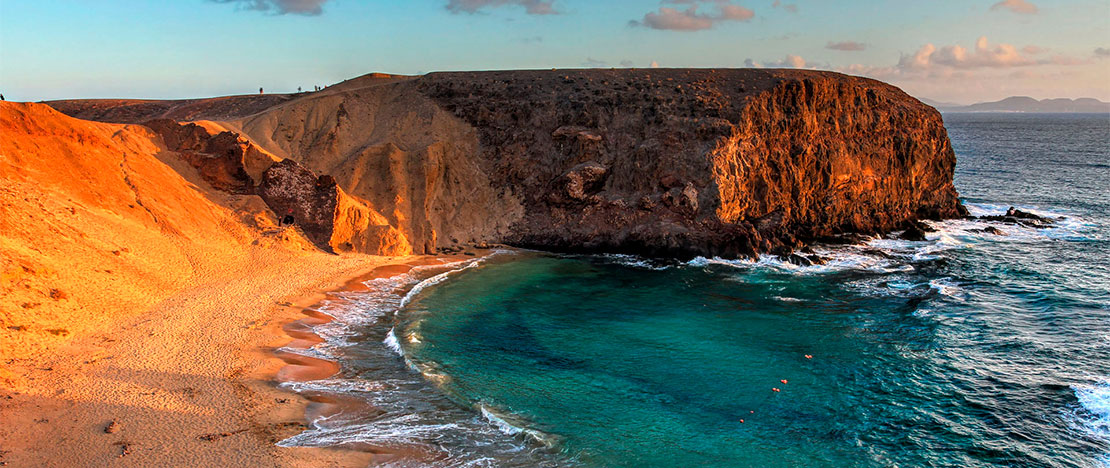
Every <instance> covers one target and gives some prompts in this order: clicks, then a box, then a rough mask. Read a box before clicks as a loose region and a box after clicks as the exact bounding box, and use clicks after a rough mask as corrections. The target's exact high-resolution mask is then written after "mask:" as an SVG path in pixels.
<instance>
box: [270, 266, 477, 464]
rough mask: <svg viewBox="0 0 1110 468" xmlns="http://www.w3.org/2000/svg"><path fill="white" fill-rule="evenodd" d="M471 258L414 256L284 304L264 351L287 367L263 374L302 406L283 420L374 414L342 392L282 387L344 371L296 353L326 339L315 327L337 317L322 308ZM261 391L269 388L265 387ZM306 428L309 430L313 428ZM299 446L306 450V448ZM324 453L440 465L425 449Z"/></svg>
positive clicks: (285, 412)
mask: <svg viewBox="0 0 1110 468" xmlns="http://www.w3.org/2000/svg"><path fill="white" fill-rule="evenodd" d="M466 258H470V257H466V256H461V255H459V256H451V255H436V256H418V257H415V258H409V259H407V261H405V262H397V263H387V264H382V265H378V266H375V267H373V268H372V269H370V270H369V271H368V272H365V273H362V274H360V275H357V276H355V277H352V278H349V279H347V280H346V281H345V282H344V284H343V285H342V286H340V287H338V288H333V289H329V290H322V291H318V292H316V293H315V294H311V295H306V296H302V297H300V298H298V299H297V300H296V301H295V302H292V303H287V304H288V305H286V306H283V308H284V309H286V310H287V311H289V313H284V312H283V314H282V315H283V320H277V321H275V322H274V323H273V324H271V325H270V327H268V332H269V334H271V335H272V336H274V337H275V339H274V341H273V342H271V343H269V344H268V345H267V346H266V347H265V349H264V350H262V351H265V352H268V353H269V354H270V355H271V356H272V357H274V358H276V359H279V360H280V361H281V363H280V364H278V367H277V368H276V369H275V368H273V367H270V366H268V367H267V368H266V369H264V370H262V372H260V373H259V374H258V376H257V377H259V378H261V379H264V380H268V381H269V382H270V384H271V385H270V387H269V388H270V389H272V390H273V391H276V392H279V393H281V394H283V395H286V396H287V397H288V398H289V399H290V400H291V401H295V402H296V403H294V404H290V405H285V406H284V407H283V408H281V409H279V410H278V411H279V413H277V414H280V415H281V417H289V413H299V414H300V415H301V417H302V419H303V420H304V421H306V422H311V421H312V420H315V419H316V418H321V417H327V416H330V415H334V414H337V413H340V412H343V411H359V410H363V411H365V410H370V411H373V410H374V407H373V406H372V405H371V404H369V403H368V402H366V401H363V400H361V399H356V398H349V397H343V396H340V395H336V394H327V395H321V394H314V395H305V394H302V393H298V392H295V391H293V390H289V389H285V388H282V387H281V384H284V383H287V382H308V381H313V380H323V379H327V378H329V377H332V376H334V375H336V374H338V373H339V372H340V371H341V370H342V365H341V364H340V363H339V362H337V361H334V360H330V359H325V358H318V357H312V356H306V355H303V354H298V353H296V352H294V351H292V350H297V349H300V350H307V349H310V348H312V347H313V346H315V345H317V344H319V343H322V342H324V341H325V340H324V338H322V337H321V336H319V335H318V334H316V333H315V331H314V329H315V328H316V327H318V326H320V325H324V324H327V323H329V322H332V321H334V320H335V318H334V317H332V316H331V315H329V314H327V313H325V312H322V311H321V310H319V308H320V306H321V305H323V304H324V303H326V302H329V301H342V299H338V298H336V295H337V294H339V293H343V292H355V291H360V290H362V291H366V290H369V287H368V286H366V285H365V283H366V282H367V281H371V280H374V279H382V278H391V277H394V276H399V275H403V274H406V273H408V272H410V271H412V269H413V268H416V267H419V266H429V265H437V264H440V263H448V262H450V261H452V260H461V259H466ZM291 315H292V316H291ZM296 315H300V317H299V318H298V317H296ZM259 391H265V390H262V389H259ZM275 415H276V414H275ZM304 428H307V425H306V426H305V427H304ZM304 428H298V431H291V433H289V434H287V435H286V436H292V435H294V434H295V433H296V432H299V431H300V430H303V429H304ZM293 448H295V449H303V448H305V447H293ZM322 450H329V451H332V452H333V453H340V454H344V455H345V457H344V458H345V459H354V460H358V461H359V462H361V463H362V466H367V465H369V466H374V465H377V464H380V463H387V462H397V461H421V462H433V461H434V460H433V459H430V458H429V454H427V453H424V452H422V451H420V450H419V449H413V450H397V449H391V450H381V449H380V448H375V447H367V446H363V445H354V446H342V445H341V446H333V447H327V448H322Z"/></svg>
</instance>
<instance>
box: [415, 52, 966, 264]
mask: <svg viewBox="0 0 1110 468" xmlns="http://www.w3.org/2000/svg"><path fill="white" fill-rule="evenodd" d="M415 85H416V87H417V88H418V89H419V91H420V92H421V93H423V94H425V95H427V96H429V97H431V98H432V99H434V100H435V101H436V102H437V103H439V104H440V105H441V106H443V108H445V109H448V110H450V111H451V112H453V113H454V114H455V115H456V116H458V117H459V118H461V119H463V120H464V121H466V122H467V123H468V124H470V125H471V126H473V127H474V128H475V129H477V131H478V134H479V141H480V144H481V145H480V147H481V154H480V156H481V160H482V161H483V164H484V167H486V168H487V171H488V172H489V173H491V174H493V175H494V176H495V177H494V180H493V181H492V184H493V185H494V187H511V188H512V189H513V191H514V193H518V194H520V196H521V197H522V201H523V204H524V206H525V210H524V213H525V214H524V216H523V218H522V219H520V220H518V221H517V222H516V223H514V224H513V226H512V229H511V230H510V231H511V232H509V233H508V234H507V235H505V236H503V237H502V238H501V239H497V240H499V241H503V242H506V243H510V244H518V245H526V246H534V247H541V248H549V249H567V250H614V251H633V252H637V253H642V254H648V255H678V256H690V255H721V256H726V257H735V256H740V255H751V254H754V253H756V252H762V251H769V250H772V249H775V248H777V247H781V246H787V247H789V246H791V245H795V244H796V243H797V240H796V239H803V240H812V239H817V238H822V237H829V236H835V235H837V234H841V233H845V232H862V233H875V232H886V231H891V230H894V229H898V228H900V227H902V226H904V225H905V223H906V222H907V221H910V220H915V219H919V218H928V219H940V218H947V217H955V216H959V215H960V214H961V213H963V210H962V206H961V205H960V203H959V201H958V199H957V194H956V191H955V189H954V188H953V186H952V172H953V169H954V167H955V156H954V154H953V152H952V148H951V146H950V144H949V141H948V138H947V134H946V132H945V129H944V126H943V123H942V121H941V117H940V114H939V113H938V112H936V110H934V109H932V108H931V107H929V106H926V105H924V104H922V103H920V102H919V101H917V100H916V99H913V98H912V97H910V96H908V95H906V94H905V93H903V92H902V91H900V90H898V89H897V88H894V87H892V86H889V85H886V84H884V83H880V82H878V81H874V80H869V79H864V78H857V77H850V76H845V75H839V74H835V73H828V72H810V71H797V70H793V71H785V70H666V69H664V70H658V69H657V70H615V71H514V72H483V73H433V74H430V75H427V76H424V77H421V78H419V79H417V80H415ZM585 163H589V164H596V165H597V166H598V167H604V168H607V169H608V170H607V171H606V173H605V174H606V176H605V178H604V179H603V184H602V185H601V186H599V187H594V188H593V190H585V189H582V190H579V187H580V186H582V187H584V186H583V185H580V184H578V183H577V182H576V180H574V179H570V178H568V177H567V174H568V172H569V173H573V172H574V171H575V169H574V168H575V167H578V166H579V165H581V164H585ZM555 180H570V184H569V185H568V184H567V183H562V182H559V183H554V184H550V183H549V182H547V181H555ZM592 180H594V181H597V180H601V179H592ZM547 187H555V190H557V191H559V192H563V191H566V192H567V193H566V194H562V193H558V194H557V196H556V197H555V198H553V197H552V196H551V193H549V189H547ZM568 188H569V190H568ZM595 192H596V193H595ZM587 196H588V198H589V199H590V200H595V201H596V200H598V199H601V200H616V199H620V200H630V201H632V202H631V203H624V204H617V205H614V204H600V203H587V204H582V203H579V204H567V203H552V200H555V199H565V198H570V199H581V198H583V197H587ZM594 196H596V198H593V197H594Z"/></svg>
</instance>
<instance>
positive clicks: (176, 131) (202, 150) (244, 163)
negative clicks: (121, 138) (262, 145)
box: [143, 119, 274, 194]
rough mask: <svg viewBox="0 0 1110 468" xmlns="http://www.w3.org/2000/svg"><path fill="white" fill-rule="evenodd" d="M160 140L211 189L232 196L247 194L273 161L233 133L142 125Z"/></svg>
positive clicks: (165, 124) (158, 122)
mask: <svg viewBox="0 0 1110 468" xmlns="http://www.w3.org/2000/svg"><path fill="white" fill-rule="evenodd" d="M143 125H145V126H147V127H148V128H150V129H151V130H153V131H154V132H155V133H157V134H158V135H160V136H161V137H162V141H163V142H164V143H165V145H166V149H168V150H170V151H176V152H178V153H180V154H181V157H182V159H184V160H185V161H187V162H188V163H189V164H190V165H192V166H193V167H194V168H196V169H197V172H198V173H199V174H200V176H201V178H203V179H204V180H205V182H208V184H209V185H211V186H212V187H213V188H215V189H218V190H223V191H226V192H230V193H235V194H250V193H252V192H253V189H254V184H255V181H256V180H257V179H258V178H260V177H261V175H262V172H264V171H265V170H266V169H267V168H269V167H270V165H271V164H273V163H274V159H273V158H271V157H270V156H269V155H268V154H265V153H263V152H262V151H261V150H259V149H258V148H257V147H256V146H254V145H253V144H251V143H250V142H248V141H247V140H245V139H243V138H241V137H240V136H239V134H237V133H233V132H221V133H219V134H217V135H215V136H212V135H210V134H209V133H208V130H206V129H205V128H204V127H201V126H199V125H197V124H193V123H189V124H178V123H177V122H174V121H172V120H167V119H157V120H151V121H147V122H144V123H143Z"/></svg>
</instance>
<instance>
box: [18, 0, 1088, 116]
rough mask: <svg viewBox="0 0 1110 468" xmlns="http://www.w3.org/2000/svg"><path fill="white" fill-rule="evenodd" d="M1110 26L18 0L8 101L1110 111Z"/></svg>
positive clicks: (936, 5)
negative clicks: (1054, 106) (465, 86)
mask: <svg viewBox="0 0 1110 468" xmlns="http://www.w3.org/2000/svg"><path fill="white" fill-rule="evenodd" d="M1106 18H1110V4H1108V3H1106V2H1100V1H1065V0H1057V1H1052V0H1003V1H990V0H987V1H975V2H960V1H955V0H944V1H936V2H929V3H928V4H905V5H902V4H899V5H891V4H888V3H885V2H880V1H878V0H867V1H855V2H845V3H839V4H832V3H831V2H813V1H807V0H786V1H782V0H761V1H759V2H754V1H729V0H668V1H663V2H658V1H656V0H614V1H611V2H607V3H606V4H604V5H599V4H597V2H587V1H585V0H414V1H411V2H406V3H404V4H401V5H398V4H384V3H382V2H351V1H342V0H192V1H188V2H176V3H173V4H169V3H165V4H163V3H162V2H158V3H154V4H139V5H135V4H126V5H120V4H108V5H105V4H93V3H89V2H78V1H72V0H69V1H60V0H54V1H41V2H33V3H32V2H4V3H3V4H0V26H2V27H0V93H3V94H4V95H5V97H6V98H7V99H8V100H20V101H38V100H51V99H78V98H161V99H173V98H194V97H210V96H221V95H234V94H249V93H254V92H257V90H258V88H259V87H263V88H265V89H266V91H268V92H295V91H296V90H297V87H298V86H299V87H301V88H302V89H304V90H311V89H312V87H313V86H315V85H321V86H323V85H329V84H334V83H337V82H340V81H343V80H346V79H350V78H354V77H357V76H360V75H363V74H366V73H370V72H383V73H394V74H404V75H413V74H423V73H426V72H430V71H433V70H504V69H548V68H591V67H598V68H611V67H616V68H628V67H635V68H647V67H651V66H653V65H657V66H661V67H666V68H686V67H696V68H743V67H782V68H809V69H821V70H833V71H838V72H842V73H848V74H853V75H861V76H868V77H871V78H876V79H879V80H882V81H885V82H889V83H891V84H894V85H896V86H899V87H900V88H902V89H904V90H905V91H906V92H908V93H909V94H911V95H913V96H915V97H919V98H927V99H931V100H935V101H942V102H951V103H958V104H972V103H976V102H989V101H997V100H1000V99H1003V98H1006V97H1009V96H1030V97H1033V98H1036V99H1046V98H1072V99H1074V98H1082V97H1091V98H1095V99H1099V100H1102V101H1110V28H1107V20H1106ZM46 25H49V26H50V27H49V29H48V28H46V27H45V26H46ZM47 30H49V31H50V34H43V32H44V31H47Z"/></svg>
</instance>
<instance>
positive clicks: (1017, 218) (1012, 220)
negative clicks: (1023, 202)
mask: <svg viewBox="0 0 1110 468" xmlns="http://www.w3.org/2000/svg"><path fill="white" fill-rule="evenodd" d="M978 219H979V220H982V221H994V222H999V223H1006V224H1020V225H1022V226H1028V227H1034V228H1045V227H1048V226H1051V225H1053V224H1055V223H1056V221H1055V220H1052V219H1050V218H1046V217H1044V216H1037V215H1035V214H1033V213H1029V212H1025V211H1021V210H1019V209H1017V208H1014V207H1012V206H1011V207H1010V209H1008V210H1006V213H1005V214H1002V215H989V216H980V217H979V218H978Z"/></svg>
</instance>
